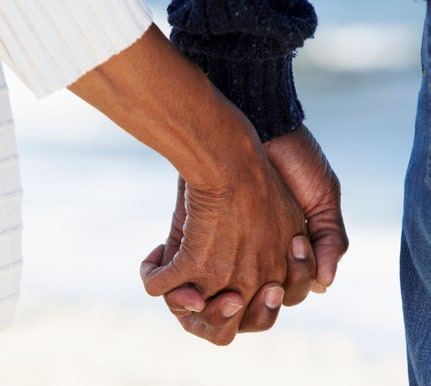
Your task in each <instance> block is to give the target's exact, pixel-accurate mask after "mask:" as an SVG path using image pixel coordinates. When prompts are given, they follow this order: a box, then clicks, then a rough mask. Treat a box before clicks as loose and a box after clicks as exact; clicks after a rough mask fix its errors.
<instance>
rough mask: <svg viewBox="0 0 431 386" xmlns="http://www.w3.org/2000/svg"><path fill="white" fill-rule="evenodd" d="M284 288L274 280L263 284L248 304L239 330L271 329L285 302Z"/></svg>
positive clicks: (257, 330) (256, 330)
mask: <svg viewBox="0 0 431 386" xmlns="http://www.w3.org/2000/svg"><path fill="white" fill-rule="evenodd" d="M283 298H284V290H283V288H282V287H281V286H280V284H278V283H276V282H273V283H267V284H265V285H264V286H262V287H261V288H260V289H259V291H258V292H257V293H256V295H255V296H254V297H253V299H252V301H251V302H250V304H249V305H248V308H247V311H246V313H245V314H244V317H243V319H242V322H241V326H240V329H239V332H259V331H266V330H269V329H270V328H271V327H272V326H273V325H274V323H275V321H276V320H277V316H278V313H279V311H280V307H281V306H282V304H283Z"/></svg>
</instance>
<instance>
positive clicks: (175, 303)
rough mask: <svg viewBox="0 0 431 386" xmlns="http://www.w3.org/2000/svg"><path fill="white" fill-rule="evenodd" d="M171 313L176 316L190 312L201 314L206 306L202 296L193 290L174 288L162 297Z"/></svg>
mask: <svg viewBox="0 0 431 386" xmlns="http://www.w3.org/2000/svg"><path fill="white" fill-rule="evenodd" d="M164 298H165V302H166V304H167V306H168V307H169V309H170V310H171V312H172V313H173V314H174V315H176V316H183V315H184V314H186V313H190V312H201V311H203V310H204V308H205V306H206V304H205V300H204V299H203V297H202V295H201V294H200V293H199V292H198V291H196V290H195V289H194V288H190V287H182V288H175V289H174V290H172V291H170V292H168V293H167V294H165V296H164Z"/></svg>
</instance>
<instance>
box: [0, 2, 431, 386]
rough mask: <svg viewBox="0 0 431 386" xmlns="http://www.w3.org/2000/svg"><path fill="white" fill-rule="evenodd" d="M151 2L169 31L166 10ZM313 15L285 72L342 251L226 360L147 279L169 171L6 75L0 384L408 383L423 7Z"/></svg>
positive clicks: (341, 9)
mask: <svg viewBox="0 0 431 386" xmlns="http://www.w3.org/2000/svg"><path fill="white" fill-rule="evenodd" d="M149 3H150V4H151V6H152V8H153V10H154V14H155V20H156V22H157V23H158V24H159V25H160V26H161V28H162V29H163V31H164V32H165V33H168V30H169V28H168V25H167V23H166V21H165V19H166V14H165V7H166V4H167V2H166V1H162V0H153V1H149ZM313 3H314V5H315V6H316V9H317V11H318V14H319V18H320V26H319V29H318V32H317V33H316V36H315V39H314V40H312V41H308V42H307V43H306V47H305V48H304V49H301V50H299V54H298V58H297V59H296V62H295V72H296V83H297V88H298V93H299V95H300V99H301V101H302V103H303V105H304V108H305V111H306V115H307V120H306V124H307V125H308V126H309V127H310V129H311V130H312V131H313V132H314V134H315V135H316V137H317V138H318V139H319V142H320V143H321V145H322V147H323V149H324V151H325V153H326V154H327V156H328V158H329V160H330V161H331V164H332V166H333V168H334V169H335V170H336V172H337V174H338V176H339V177H340V180H341V183H342V187H343V210H344V215H345V219H346V226H347V228H348V231H349V236H350V239H351V248H350V250H349V252H348V253H347V254H346V256H345V257H344V259H343V261H342V263H341V264H340V268H339V275H338V278H337V280H336V282H335V284H334V285H333V287H331V288H330V289H329V291H328V293H327V294H326V295H325V296H317V295H310V297H309V298H308V299H307V301H306V302H304V303H303V304H302V305H300V306H298V307H295V308H292V309H284V310H283V311H282V312H281V315H280V317H279V321H278V323H277V325H276V327H275V328H274V329H273V330H272V331H270V332H268V333H265V334H260V335H244V336H241V337H239V338H238V340H237V341H235V342H234V343H233V345H232V346H230V347H227V348H216V347H212V346H210V345H209V344H207V343H205V342H200V341H198V340H197V339H195V338H193V337H191V336H188V335H186V334H185V333H183V332H182V331H181V329H180V327H179V326H178V325H177V323H176V321H175V320H173V317H171V315H170V314H169V312H168V311H167V310H166V309H165V307H164V305H163V301H162V300H161V299H153V298H149V297H148V296H147V295H146V294H145V292H144V290H143V288H142V285H141V283H140V278H139V263H140V261H141V259H142V258H143V257H145V256H146V254H147V253H148V252H149V251H150V250H151V249H152V247H154V246H156V245H157V244H159V243H161V242H163V241H164V238H165V237H166V235H167V231H168V229H169V224H170V217H171V212H172V209H173V205H174V198H175V189H176V172H175V170H174V169H173V168H172V167H171V166H170V165H169V164H168V163H167V162H166V161H165V160H163V159H162V158H161V157H160V156H158V155H157V154H155V153H154V152H153V151H151V150H149V149H147V148H145V147H144V146H142V145H141V144H140V143H138V142H137V141H135V140H134V139H133V138H131V137H129V136H128V135H127V134H125V133H124V132H123V131H122V130H119V129H118V128H117V127H116V126H115V125H113V124H112V123H111V122H110V121H109V120H107V119H106V118H104V117H103V116H101V115H100V114H99V113H97V112H96V111H94V110H93V109H92V108H90V107H89V106H87V105H85V104H84V103H82V102H81V101H80V100H78V99H77V98H75V97H74V96H73V95H71V94H70V93H68V92H67V91H62V92H59V93H57V94H56V95H55V96H51V97H48V98H46V99H44V100H36V99H35V98H34V97H33V96H32V95H31V94H30V93H29V92H28V91H27V90H26V89H25V88H24V87H23V86H22V85H21V83H20V82H19V81H18V80H17V79H16V78H15V77H14V76H13V74H11V73H10V71H7V72H6V76H7V79H8V83H9V87H10V90H11V98H12V105H13V109H14V114H15V120H16V125H17V135H18V145H19V148H20V153H21V159H22V172H23V182H24V188H25V201H24V216H25V218H24V220H25V232H24V255H25V256H24V257H25V271H24V277H23V287H22V301H21V303H20V309H19V312H18V315H17V322H16V325H15V327H14V328H13V329H12V330H11V331H10V332H7V333H4V334H3V335H1V336H0V384H2V385H3V384H4V385H8V386H18V385H25V386H39V385H40V386H42V385H43V386H51V385H55V386H58V385H62V386H66V385H69V384H70V385H72V384H74V385H75V384H80V385H82V386H86V385H91V386H95V385H104V386H107V385H122V386H129V385H131V386H132V385H145V386H150V385H199V386H210V385H216V384H217V385H220V384H225V385H234V384H236V385H241V384H246V383H247V384H249V385H258V384H261V383H262V382H266V383H269V384H275V383H276V382H277V383H279V382H280V383H283V384H291V385H295V386H309V385H311V384H315V385H319V386H320V385H331V386H338V385H343V386H344V385H349V386H350V385H353V386H355V385H361V386H362V385H379V386H385V385H387V386H401V385H407V378H406V368H405V360H404V336H403V328H402V314H401V304H400V295H399V284H398V252H399V237H400V224H401V216H402V198H403V190H402V187H403V178H404V172H405V170H406V167H407V162H408V157H409V152H410V146H411V143H412V139H413V132H414V118H415V107H416V99H417V92H418V90H419V85H420V80H421V66H420V40H421V28H422V23H423V18H424V9H425V3H424V2H423V1H413V0H381V1H379V2H375V1H371V0H363V1H361V2H346V1H343V0H333V1H327V0H325V1H324V0H316V1H314V2H313ZM165 364H168V366H169V370H168V371H166V369H165V368H164V367H163V366H164V365H165ZM23 369H25V371H23Z"/></svg>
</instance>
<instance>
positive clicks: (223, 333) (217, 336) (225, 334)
mask: <svg viewBox="0 0 431 386" xmlns="http://www.w3.org/2000/svg"><path fill="white" fill-rule="evenodd" d="M195 315H196V314H195V313H189V314H188V315H185V316H184V317H179V318H178V321H179V322H180V324H181V326H182V327H183V328H184V330H186V331H187V332H189V333H190V334H193V335H196V336H197V337H199V338H202V339H206V340H207V341H209V342H211V343H213V344H215V345H217V346H227V345H228V344H230V343H231V342H232V341H233V340H234V339H235V336H236V334H237V333H238V328H239V327H238V326H239V324H240V321H241V318H242V313H241V312H239V313H237V314H236V315H235V316H234V317H233V318H231V319H230V320H229V321H228V323H227V324H226V325H225V326H223V327H222V328H217V327H213V326H209V325H207V324H205V323H202V322H201V321H199V320H197V319H196V317H195Z"/></svg>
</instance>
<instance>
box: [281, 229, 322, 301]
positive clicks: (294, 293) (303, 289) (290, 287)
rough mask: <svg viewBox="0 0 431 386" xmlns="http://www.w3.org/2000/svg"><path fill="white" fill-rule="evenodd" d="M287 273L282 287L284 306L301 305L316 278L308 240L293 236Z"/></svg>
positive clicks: (313, 258) (312, 254)
mask: <svg viewBox="0 0 431 386" xmlns="http://www.w3.org/2000/svg"><path fill="white" fill-rule="evenodd" d="M287 260H288V272H287V277H286V282H285V285H284V293H285V295H284V301H283V304H284V305H285V306H294V305H297V304H299V303H301V302H302V301H303V300H304V299H305V298H306V297H307V296H308V294H309V292H310V290H311V288H312V286H313V283H314V280H315V278H316V259H315V257H314V253H313V249H312V247H311V245H310V242H309V241H308V239H307V238H306V237H304V236H295V237H294V238H293V239H292V241H291V243H290V246H289V250H288V254H287Z"/></svg>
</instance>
